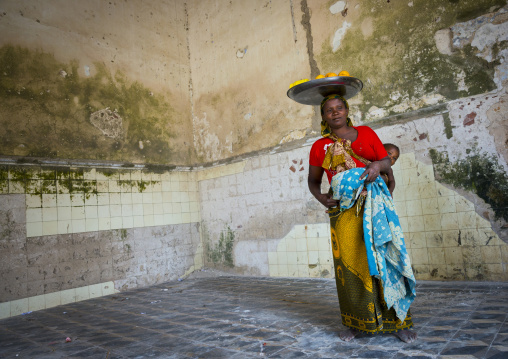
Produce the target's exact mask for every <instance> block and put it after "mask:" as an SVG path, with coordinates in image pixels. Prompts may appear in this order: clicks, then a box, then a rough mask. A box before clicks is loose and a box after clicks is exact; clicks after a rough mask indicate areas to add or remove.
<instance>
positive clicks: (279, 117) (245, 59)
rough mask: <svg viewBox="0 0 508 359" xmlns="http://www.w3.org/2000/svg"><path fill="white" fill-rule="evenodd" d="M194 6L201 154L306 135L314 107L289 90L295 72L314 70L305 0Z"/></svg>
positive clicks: (207, 1) (208, 157)
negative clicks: (296, 100)
mask: <svg viewBox="0 0 508 359" xmlns="http://www.w3.org/2000/svg"><path fill="white" fill-rule="evenodd" d="M188 11H189V42H190V52H191V54H192V56H191V71H192V116H193V123H194V146H195V149H196V152H197V155H198V159H199V160H200V161H202V162H203V161H204V162H208V161H214V160H219V159H224V158H228V157H231V156H233V155H239V154H244V153H247V152H250V151H255V150H260V149H263V148H266V147H270V146H274V145H277V144H279V143H281V142H285V141H290V140H294V139H298V138H302V137H304V136H305V134H306V131H307V129H308V128H309V126H310V124H311V119H312V114H313V109H312V108H311V107H306V106H296V105H295V103H293V102H292V101H291V100H289V99H288V98H287V97H286V96H285V93H286V91H287V89H288V86H289V84H290V83H292V82H294V81H295V77H299V76H302V74H308V73H309V63H308V54H307V51H308V50H307V49H308V48H307V46H306V45H307V30H306V29H305V28H304V27H303V26H302V17H304V15H305V14H304V13H302V6H301V5H300V2H298V1H293V0H284V1H229V2H228V1H211V0H204V1H203V0H199V1H198V0H196V1H191V2H190V5H189V9H188Z"/></svg>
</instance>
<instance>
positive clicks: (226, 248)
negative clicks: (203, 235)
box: [207, 226, 235, 267]
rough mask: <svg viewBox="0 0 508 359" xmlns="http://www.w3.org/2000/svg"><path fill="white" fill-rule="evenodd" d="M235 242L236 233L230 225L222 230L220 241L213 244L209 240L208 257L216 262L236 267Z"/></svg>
mask: <svg viewBox="0 0 508 359" xmlns="http://www.w3.org/2000/svg"><path fill="white" fill-rule="evenodd" d="M234 242H235V233H234V232H233V231H232V230H231V228H230V227H229V226H226V228H225V229H224V230H223V231H222V232H221V234H220V237H219V241H218V242H217V243H216V244H215V245H212V244H211V243H210V242H209V241H207V253H208V259H209V260H210V261H211V262H213V263H214V264H220V265H224V266H226V267H234V263H233V245H234Z"/></svg>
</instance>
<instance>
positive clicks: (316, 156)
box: [309, 126, 388, 182]
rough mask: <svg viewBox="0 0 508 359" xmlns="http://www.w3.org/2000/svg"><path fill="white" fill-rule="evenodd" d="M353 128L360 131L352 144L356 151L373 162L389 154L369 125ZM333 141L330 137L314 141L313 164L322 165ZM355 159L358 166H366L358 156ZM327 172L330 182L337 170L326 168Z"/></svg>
mask: <svg viewBox="0 0 508 359" xmlns="http://www.w3.org/2000/svg"><path fill="white" fill-rule="evenodd" d="M353 128H354V129H356V130H357V131H358V137H357V138H356V140H355V141H354V142H353V143H352V144H351V148H352V150H353V152H354V153H356V154H357V155H358V156H361V157H363V158H365V159H367V160H369V161H371V162H374V161H379V160H381V159H383V158H385V157H386V156H388V153H387V152H386V150H385V148H384V147H383V144H382V143H381V140H380V139H379V137H377V135H376V133H375V132H374V130H372V129H371V128H370V127H367V126H357V127H353ZM332 143H333V140H331V139H330V138H328V137H323V138H320V139H319V140H317V141H316V142H314V144H313V145H312V148H311V149H310V156H309V164H310V165H311V166H317V167H321V165H322V164H323V160H324V159H325V155H326V150H327V148H328V146H330V145H331V144H332ZM353 160H354V161H355V163H356V167H365V165H364V164H363V163H362V162H360V161H358V160H357V159H356V158H354V157H353ZM325 172H326V175H327V176H328V182H331V181H332V177H333V176H334V175H336V174H337V172H335V171H328V170H326V169H325Z"/></svg>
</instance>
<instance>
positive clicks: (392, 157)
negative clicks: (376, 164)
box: [386, 148, 399, 166]
mask: <svg viewBox="0 0 508 359" xmlns="http://www.w3.org/2000/svg"><path fill="white" fill-rule="evenodd" d="M386 152H388V157H390V161H392V166H393V165H394V164H395V162H397V160H398V159H399V151H397V150H396V149H394V148H390V149H388V151H386Z"/></svg>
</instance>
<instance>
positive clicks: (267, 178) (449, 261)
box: [197, 118, 508, 281]
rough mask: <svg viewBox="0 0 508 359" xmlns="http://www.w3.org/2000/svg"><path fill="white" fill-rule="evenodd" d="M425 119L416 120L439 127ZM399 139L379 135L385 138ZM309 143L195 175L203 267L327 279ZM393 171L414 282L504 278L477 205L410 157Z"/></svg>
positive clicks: (501, 258)
mask: <svg viewBox="0 0 508 359" xmlns="http://www.w3.org/2000/svg"><path fill="white" fill-rule="evenodd" d="M431 121H433V119H432V118H425V119H422V120H421V122H425V123H432V124H433V125H434V126H436V124H435V123H433V122H431ZM411 125H413V126H414V124H410V125H408V126H411ZM436 127H437V126H436ZM413 131H414V127H413ZM407 132H411V130H407ZM397 133H398V131H397V129H394V128H387V129H386V131H380V135H381V137H382V138H385V139H390V138H391V136H394V138H396V134H397ZM309 146H310V143H308V144H307V145H304V146H301V147H300V148H297V149H293V150H289V151H281V152H278V153H273V154H265V155H261V156H256V157H253V158H250V159H248V160H244V161H241V162H238V163H235V164H230V165H226V166H222V167H215V168H213V169H209V170H207V171H205V172H203V173H201V174H198V177H197V179H198V183H199V190H200V196H201V218H202V222H201V223H202V235H203V240H204V242H203V245H204V248H205V252H206V260H207V262H208V264H209V265H216V266H218V267H220V268H224V269H229V270H231V271H234V272H237V273H242V274H251V275H270V276H290V277H333V275H334V270H333V260H332V254H331V248H330V236H329V234H330V229H329V222H328V219H327V215H326V213H325V208H324V207H322V205H321V204H319V203H318V202H317V201H316V200H315V199H314V198H313V197H312V195H311V194H310V193H309V191H308V190H307V171H308V151H309V149H310V147H309ZM394 173H395V178H396V182H397V187H396V191H395V192H394V201H395V205H396V208H397V213H398V214H399V217H400V221H401V226H402V229H403V231H404V237H405V240H406V246H407V248H408V252H409V254H410V256H411V259H412V264H413V268H414V271H415V276H416V278H417V279H424V280H432V279H434V280H498V281H506V280H508V244H507V243H505V242H503V241H502V240H501V239H500V238H499V236H498V234H496V233H495V231H494V230H493V229H492V225H491V223H490V222H489V219H488V218H489V217H487V219H486V218H484V217H483V216H484V215H483V214H482V213H481V212H480V213H477V211H476V210H477V208H478V203H477V202H474V201H475V199H473V201H471V200H470V199H468V198H466V196H467V197H469V194H468V193H464V191H460V190H452V189H449V188H447V187H445V186H444V185H442V184H441V183H439V182H438V181H436V179H435V177H436V176H435V172H434V167H433V166H432V164H426V163H424V162H421V161H419V160H417V159H416V158H415V152H406V153H403V154H402V155H401V157H400V159H399V161H398V162H397V163H396V165H395V166H394ZM205 174H206V175H205ZM323 190H326V188H323ZM505 240H506V238H505Z"/></svg>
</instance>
